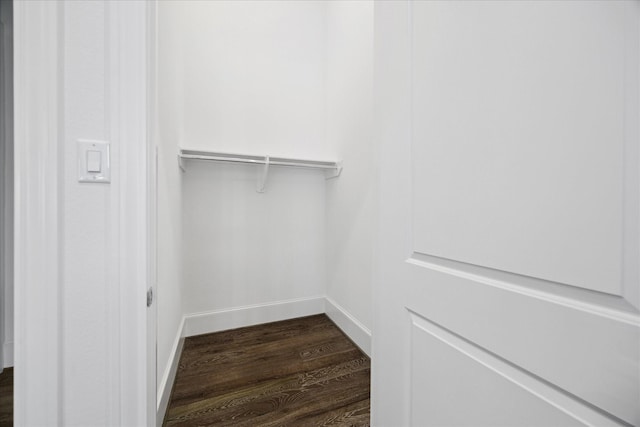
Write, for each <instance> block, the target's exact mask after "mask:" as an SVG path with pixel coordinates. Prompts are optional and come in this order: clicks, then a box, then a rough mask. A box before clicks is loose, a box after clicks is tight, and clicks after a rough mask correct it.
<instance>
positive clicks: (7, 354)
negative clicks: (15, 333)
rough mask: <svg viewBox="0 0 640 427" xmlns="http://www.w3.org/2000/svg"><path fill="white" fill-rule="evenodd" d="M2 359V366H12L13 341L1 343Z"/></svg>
mask: <svg viewBox="0 0 640 427" xmlns="http://www.w3.org/2000/svg"><path fill="white" fill-rule="evenodd" d="M2 359H3V360H4V366H3V367H4V368H10V367H12V366H13V341H7V342H5V343H4V344H3V345H2Z"/></svg>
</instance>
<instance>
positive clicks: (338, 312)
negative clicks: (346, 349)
mask: <svg viewBox="0 0 640 427" xmlns="http://www.w3.org/2000/svg"><path fill="white" fill-rule="evenodd" d="M325 300H326V305H325V313H326V314H327V316H328V317H329V319H331V320H332V321H333V323H335V324H336V325H338V327H339V328H340V329H341V330H342V332H344V333H345V334H346V335H347V336H348V337H349V338H350V339H351V341H353V342H354V343H355V344H356V345H357V346H358V347H360V350H362V351H363V352H364V353H365V354H366V355H367V356H369V357H371V331H370V330H369V329H367V328H366V327H365V326H364V325H363V324H362V323H360V322H359V321H358V320H357V319H356V318H355V317H353V316H352V315H351V314H349V312H348V311H347V310H345V309H344V308H343V307H341V306H340V305H339V304H338V303H337V302H335V301H334V300H332V299H331V298H329V297H327V298H326V299H325Z"/></svg>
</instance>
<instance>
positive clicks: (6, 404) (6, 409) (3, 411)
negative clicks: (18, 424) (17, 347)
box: [0, 368, 13, 427]
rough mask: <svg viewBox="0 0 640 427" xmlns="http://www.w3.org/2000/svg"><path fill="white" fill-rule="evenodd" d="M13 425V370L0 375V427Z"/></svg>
mask: <svg viewBox="0 0 640 427" xmlns="http://www.w3.org/2000/svg"><path fill="white" fill-rule="evenodd" d="M12 425H13V368H4V370H3V371H2V373H1V374H0V427H5V426H7V427H8V426H12Z"/></svg>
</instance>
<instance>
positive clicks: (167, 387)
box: [156, 316, 185, 427]
mask: <svg viewBox="0 0 640 427" xmlns="http://www.w3.org/2000/svg"><path fill="white" fill-rule="evenodd" d="M184 321H185V317H184V316H183V317H182V321H180V325H179V326H178V330H177V333H176V338H175V340H174V341H173V346H172V347H171V354H170V358H169V363H167V367H166V369H165V371H164V373H163V374H162V379H161V380H160V386H159V387H158V397H157V402H158V409H157V411H158V413H157V416H156V425H157V426H158V427H160V426H162V422H163V421H164V416H165V414H166V413H167V408H168V407H169V399H170V398H171V390H172V389H173V383H174V382H175V380H176V374H177V373H178V364H179V362H180V355H181V354H182V348H183V347H184Z"/></svg>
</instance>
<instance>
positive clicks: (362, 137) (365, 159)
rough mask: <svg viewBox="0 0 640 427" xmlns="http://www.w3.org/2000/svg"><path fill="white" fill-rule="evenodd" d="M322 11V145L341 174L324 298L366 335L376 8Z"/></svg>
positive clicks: (333, 197)
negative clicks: (324, 26)
mask: <svg viewBox="0 0 640 427" xmlns="http://www.w3.org/2000/svg"><path fill="white" fill-rule="evenodd" d="M327 9H328V15H327V82H326V88H327V89H326V90H327V92H326V102H327V141H328V143H329V144H331V147H332V149H333V151H334V152H335V153H336V156H337V157H339V158H341V159H343V160H344V170H343V172H342V175H341V176H340V178H339V179H336V180H331V181H329V183H328V187H327V205H326V210H327V248H328V251H327V296H328V297H329V298H330V299H331V300H332V301H334V302H335V303H337V304H338V305H339V306H341V307H342V308H343V309H344V310H345V311H346V312H348V313H349V314H351V316H353V317H354V318H355V319H356V320H357V321H359V322H360V323H361V324H362V326H363V327H364V328H365V329H368V330H369V331H370V330H371V323H372V321H371V317H372V313H371V311H372V299H371V298H372V295H371V286H372V283H371V282H372V269H373V241H374V239H373V235H374V230H375V211H374V204H375V183H376V179H375V167H374V161H375V158H374V156H375V150H374V144H373V135H372V125H373V99H372V90H373V2H368V1H363V2H359V1H349V2H328V3H327ZM329 314H330V315H331V312H329ZM332 318H333V317H332ZM334 320H336V321H338V320H339V317H336V319H334Z"/></svg>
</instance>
